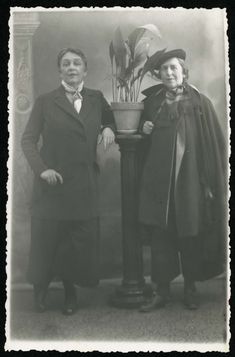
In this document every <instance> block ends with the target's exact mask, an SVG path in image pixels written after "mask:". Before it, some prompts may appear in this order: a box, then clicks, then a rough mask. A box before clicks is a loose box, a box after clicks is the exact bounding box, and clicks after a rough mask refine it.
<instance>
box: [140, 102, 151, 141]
mask: <svg viewBox="0 0 235 357" xmlns="http://www.w3.org/2000/svg"><path fill="white" fill-rule="evenodd" d="M146 101H147V98H145V99H144V100H143V102H144V110H143V112H142V114H141V117H140V123H139V128H138V132H139V133H140V134H142V135H144V136H146V137H149V135H148V134H145V133H144V132H143V126H144V123H145V122H146V121H148V120H150V119H148V113H147V105H146Z"/></svg>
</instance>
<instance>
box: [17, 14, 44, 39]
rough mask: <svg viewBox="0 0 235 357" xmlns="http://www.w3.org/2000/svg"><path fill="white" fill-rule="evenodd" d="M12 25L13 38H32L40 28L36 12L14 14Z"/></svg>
mask: <svg viewBox="0 0 235 357" xmlns="http://www.w3.org/2000/svg"><path fill="white" fill-rule="evenodd" d="M13 24H14V35H15V36H33V35H34V33H35V31H36V30H37V28H38V27H39V26H40V21H39V15H38V13H36V12H15V13H14V14H13Z"/></svg>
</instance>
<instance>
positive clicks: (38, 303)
mask: <svg viewBox="0 0 235 357" xmlns="http://www.w3.org/2000/svg"><path fill="white" fill-rule="evenodd" d="M46 295H47V287H41V286H39V285H34V307H35V310H36V312H44V311H46V309H47V307H46Z"/></svg>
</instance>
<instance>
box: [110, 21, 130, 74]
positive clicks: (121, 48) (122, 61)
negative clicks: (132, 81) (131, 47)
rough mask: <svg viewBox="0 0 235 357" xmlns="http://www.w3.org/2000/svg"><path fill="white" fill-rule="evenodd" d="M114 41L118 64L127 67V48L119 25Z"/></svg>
mask: <svg viewBox="0 0 235 357" xmlns="http://www.w3.org/2000/svg"><path fill="white" fill-rule="evenodd" d="M112 43H113V51H114V57H115V61H116V65H117V66H120V67H121V68H125V67H126V56H127V49H126V44H125V41H124V39H123V37H122V33H121V30H120V27H118V28H117V29H116V31H115V33H114V37H113V41H112Z"/></svg>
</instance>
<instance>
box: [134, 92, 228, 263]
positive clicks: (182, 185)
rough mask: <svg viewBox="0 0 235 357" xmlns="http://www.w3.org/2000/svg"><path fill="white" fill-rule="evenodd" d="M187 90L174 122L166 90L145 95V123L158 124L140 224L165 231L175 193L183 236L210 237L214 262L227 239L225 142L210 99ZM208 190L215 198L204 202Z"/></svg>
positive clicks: (208, 247)
mask: <svg viewBox="0 0 235 357" xmlns="http://www.w3.org/2000/svg"><path fill="white" fill-rule="evenodd" d="M186 89H187V93H188V96H189V99H188V100H187V101H182V103H181V102H179V103H180V104H179V106H178V115H176V116H175V117H174V116H173V117H172V118H171V117H170V115H169V113H167V112H165V111H164V108H166V107H164V106H163V105H162V104H163V102H164V99H165V89H164V87H163V86H162V85H158V86H155V87H153V88H150V90H148V91H147V93H145V94H147V98H146V100H145V109H144V114H143V118H142V125H143V123H144V122H145V121H146V120H149V121H152V122H154V124H155V125H154V130H153V131H152V134H151V135H150V136H146V141H147V143H148V145H147V150H146V156H145V164H144V168H143V174H142V178H141V185H140V205H139V219H140V222H142V223H144V224H147V225H158V226H160V227H161V228H163V229H166V228H167V226H168V218H169V217H168V214H169V203H170V195H171V194H173V195H174V199H173V201H174V204H175V215H176V224H177V231H178V234H179V236H182V237H187V236H197V235H198V234H200V233H202V232H206V234H205V237H206V238H205V242H203V244H204V246H205V247H206V249H205V254H207V255H208V257H209V255H210V256H211V257H212V256H213V260H214V258H215V256H216V255H217V253H219V251H221V248H222V246H223V239H224V235H223V233H224V231H223V230H224V222H223V221H224V218H225V213H226V166H227V165H226V152H225V151H226V150H225V141H224V137H223V134H222V131H221V128H220V125H219V123H218V119H217V116H216V113H215V110H214V108H213V105H212V103H211V102H210V100H209V99H208V98H207V97H206V96H204V95H202V94H200V93H199V92H198V91H197V90H195V89H194V88H193V87H191V86H189V85H188V86H187V87H186ZM207 188H208V189H209V190H210V191H211V192H212V194H213V198H211V199H210V198H209V197H208V198H207V197H206V189H207ZM202 254H204V253H203V252H202ZM211 257H209V259H210V258H211ZM214 261H215V260H214Z"/></svg>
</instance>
